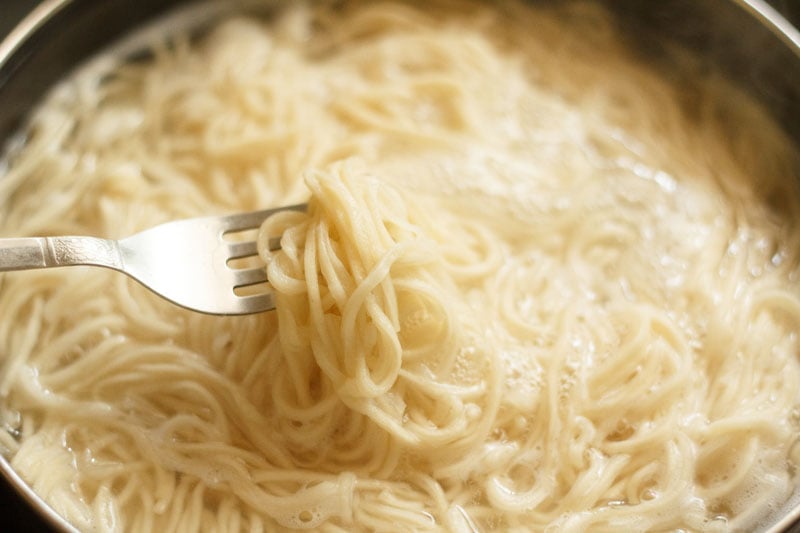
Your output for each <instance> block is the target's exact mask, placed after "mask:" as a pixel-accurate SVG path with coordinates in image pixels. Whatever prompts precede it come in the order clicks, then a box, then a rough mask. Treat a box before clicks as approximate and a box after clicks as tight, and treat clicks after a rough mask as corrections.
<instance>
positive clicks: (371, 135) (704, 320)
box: [0, 0, 800, 532]
mask: <svg viewBox="0 0 800 533" xmlns="http://www.w3.org/2000/svg"><path fill="white" fill-rule="evenodd" d="M222 18H223V20H220V21H219V22H217V23H215V24H214V25H213V26H212V27H211V28H209V29H208V31H207V32H204V33H203V34H202V35H201V36H199V37H197V38H196V39H189V38H188V37H186V36H184V35H181V34H177V35H168V36H162V37H161V38H160V39H159V40H157V41H156V42H154V43H150V45H151V49H152V56H151V57H148V58H146V59H137V60H135V61H124V60H123V59H122V58H121V57H120V56H118V55H114V54H111V55H108V56H102V57H100V58H97V59H96V60H95V61H93V62H92V63H90V64H88V65H86V66H85V67H84V68H82V69H81V70H80V71H78V72H77V73H76V74H75V75H74V76H72V77H71V78H69V79H67V80H66V81H64V82H63V83H62V84H61V85H59V86H58V87H56V88H55V89H54V90H53V92H52V93H51V94H50V95H49V97H48V98H47V99H46V101H45V102H43V104H42V106H41V107H40V109H39V110H38V111H37V112H36V113H35V114H34V115H33V116H32V118H31V121H30V125H29V130H28V132H27V133H28V135H27V141H26V143H25V144H24V145H23V146H21V147H19V148H16V149H13V150H11V151H10V152H9V153H8V154H7V159H8V162H9V165H8V171H7V173H6V175H5V176H3V177H2V178H1V179H0V205H2V207H1V208H0V235H2V236H27V235H56V234H87V235H97V236H102V237H108V238H118V237H122V236H126V235H129V234H131V233H134V232H136V231H138V230H141V229H144V228H147V227H150V226H153V225H155V224H158V223H160V222H164V221H167V220H171V219H176V218H182V217H190V216H200V215H210V214H223V213H226V212H236V211H244V210H250V209H259V208H266V207H270V206H278V205H287V204H294V203H297V202H303V201H308V206H309V207H308V210H307V211H306V212H304V213H299V212H284V213H280V214H278V215H275V216H274V217H272V218H270V219H269V220H267V221H266V222H265V223H264V225H263V226H262V227H261V228H260V230H259V233H258V244H259V253H260V256H261V258H262V259H263V260H264V262H265V264H266V268H267V272H268V276H269V280H270V290H272V291H273V292H274V295H275V301H276V305H277V308H276V311H275V312H272V313H264V314H260V315H252V316H243V317H219V316H206V315H201V314H197V313H192V312H188V311H185V310H182V309H176V308H175V307H174V306H172V305H171V304H169V303H167V302H164V301H162V300H161V299H160V298H158V297H157V296H155V295H153V294H150V293H149V292H148V291H147V290H145V289H144V288H142V287H140V286H139V285H137V284H136V283H135V282H132V281H131V280H129V279H127V278H125V277H124V276H121V275H119V274H117V273H113V272H108V271H103V270H98V269H91V268H71V269H60V270H48V271H30V272H19V273H6V274H2V275H0V365H2V368H0V372H1V373H0V396H2V409H0V420H2V422H3V424H4V427H5V429H6V431H5V432H0V433H2V434H0V444H2V447H3V448H4V452H5V454H6V456H7V457H9V458H10V461H11V463H12V465H13V467H14V468H15V469H16V470H17V471H18V472H19V473H20V475H21V476H23V478H24V479H25V480H26V481H27V482H28V483H30V485H31V486H32V487H33V489H34V490H35V491H36V492H37V493H39V494H40V495H41V496H42V497H43V498H44V499H45V500H46V501H47V502H48V503H49V504H50V505H51V506H52V507H53V508H54V509H55V510H56V511H57V512H58V513H60V514H61V515H63V516H64V517H65V518H66V519H67V520H69V521H70V522H71V523H72V524H74V525H75V526H76V527H77V528H79V529H81V530H97V531H112V530H128V531H244V530H247V531H274V530H283V529H313V530H318V531H331V532H333V531H357V530H363V531H399V530H405V531H439V530H447V531H463V532H470V531H490V530H526V531H527V530H530V531H543V530H548V531H587V530H591V531H597V532H603V531H609V532H610V531H647V530H653V531H663V530H678V529H682V530H691V531H728V530H749V529H752V528H755V527H757V526H758V524H760V523H761V522H762V521H763V520H764V519H765V517H768V516H769V514H770V513H772V512H774V511H776V510H777V509H778V508H779V507H780V506H781V505H782V504H783V503H784V502H786V501H787V499H788V498H790V497H791V496H792V494H793V493H794V491H795V489H796V487H797V485H798V483H797V479H796V478H795V469H796V467H797V460H798V456H797V451H796V450H795V449H794V448H795V446H794V444H795V442H796V440H797V437H798V430H799V429H800V416H798V412H800V411H799V410H798V406H799V405H800V402H799V400H800V398H799V397H798V396H799V395H800V360H798V357H797V354H798V349H799V347H798V342H800V341H799V340H798V333H799V331H798V329H799V328H800V257H798V254H799V253H800V195H798V191H796V180H797V178H798V169H799V168H800V164H798V162H799V161H800V160H798V156H797V153H796V152H795V151H794V149H793V148H792V146H791V144H790V142H789V141H788V140H787V139H786V138H785V137H784V136H783V134H782V133H781V132H780V131H779V130H778V128H777V126H775V125H774V124H772V123H771V122H770V120H769V119H768V118H767V117H766V116H765V115H764V114H763V112H762V111H761V110H760V109H758V108H757V106H756V105H755V104H753V103H751V102H750V101H749V100H748V99H747V98H746V97H745V96H744V95H742V94H739V93H738V92H737V91H736V90H734V89H732V88H730V87H728V86H727V85H726V84H725V82H724V81H723V80H721V79H719V78H718V77H717V75H716V74H714V73H712V72H708V71H704V70H703V69H702V68H701V67H700V66H698V65H697V64H696V63H695V62H694V60H693V59H692V58H691V57H689V56H685V55H684V53H683V52H681V51H677V50H676V51H674V52H673V53H674V54H675V56H676V58H679V59H680V61H681V62H682V63H683V64H684V66H685V68H686V69H687V70H688V71H690V72H693V73H695V74H696V76H694V77H693V78H692V79H693V80H694V81H692V82H691V84H688V83H689V82H686V83H687V84H688V85H681V84H679V83H678V82H668V81H666V80H665V78H666V76H664V75H663V74H660V73H658V72H656V71H655V70H653V69H652V68H650V67H647V66H644V65H642V63H641V62H640V61H639V60H637V59H636V58H634V57H632V56H631V54H630V53H629V52H627V51H626V50H625V49H624V47H623V46H622V45H621V44H620V43H619V42H618V39H617V37H616V36H615V34H616V32H615V28H614V22H613V20H612V19H611V18H610V17H609V16H608V15H607V14H606V13H604V12H603V11H602V10H600V9H599V8H597V7H594V6H591V5H588V4H583V3H569V4H564V5H561V6H559V7H557V8H552V9H545V8H541V7H533V6H530V5H525V4H522V3H517V2H514V1H507V2H498V3H493V4H490V3H481V2H471V1H467V0H465V1H458V2H456V1H450V0H442V1H440V2H434V3H430V5H428V4H426V5H425V7H424V9H423V8H422V7H421V4H420V5H417V4H415V3H413V2H394V1H393V2H380V3H373V2H362V1H348V2H344V3H341V2H324V1H323V2H318V3H313V4H305V3H292V4H290V5H289V4H288V3H287V5H285V6H283V7H282V8H281V9H280V10H278V11H277V12H276V13H275V14H274V16H273V17H271V18H270V19H269V20H262V19H258V18H253V17H250V16H245V15H230V16H227V17H222ZM744 124H747V127H742V125H744ZM751 131H755V132H757V135H752V134H750V132H751ZM276 237H277V238H279V239H280V244H281V246H280V249H278V250H270V246H269V242H270V239H273V238H276ZM198 290H202V287H198Z"/></svg>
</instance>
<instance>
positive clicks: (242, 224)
mask: <svg viewBox="0 0 800 533" xmlns="http://www.w3.org/2000/svg"><path fill="white" fill-rule="evenodd" d="M305 208H306V206H305V204H298V205H291V206H286V207H278V208H275V209H266V210H264V211H253V212H249V213H238V214H234V215H229V216H222V217H201V218H191V219H186V220H177V221H174V222H167V223H166V224H161V225H159V226H155V227H153V228H150V229H147V230H145V231H142V232H141V233H137V234H135V235H132V236H130V237H126V238H124V239H120V240H111V239H99V238H96V237H30V238H12V239H0V272H7V271H11V270H29V269H36V268H51V267H64V266H73V265H92V266H100V267H106V268H111V269H114V270H117V271H119V272H123V273H125V274H127V275H128V276H130V277H132V278H133V279H135V280H137V281H138V282H140V283H141V284H142V285H144V286H145V287H147V288H149V289H150V290H152V291H153V292H155V293H157V294H160V295H161V296H163V297H164V298H166V299H167V300H169V301H171V302H173V303H175V304H177V305H179V306H181V307H185V308H187V309H192V310H194V311H200V312H202V313H208V314H214V315H244V314H250V313H260V312H262V311H269V310H271V309H274V308H275V304H274V302H273V298H272V294H271V293H269V292H266V291H253V292H254V294H243V293H242V291H237V289H241V288H242V287H249V286H253V285H258V284H261V283H264V282H265V281H267V272H266V268H265V267H264V265H263V264H262V265H259V266H252V265H249V266H246V267H243V268H236V267H235V266H234V265H232V264H231V263H232V260H236V259H243V258H247V257H255V256H256V255H257V254H258V251H257V249H256V242H255V240H254V239H250V240H244V241H240V242H237V241H235V240H233V239H231V238H227V239H226V238H225V236H226V235H230V234H233V233H237V232H243V231H247V230H254V229H257V228H258V227H259V226H260V225H261V223H262V222H264V220H265V219H266V218H267V217H269V216H271V215H273V214H274V213H277V212H279V211H286V210H295V211H303V210H305ZM278 246H279V244H277V241H276V242H272V243H270V248H276V247H278Z"/></svg>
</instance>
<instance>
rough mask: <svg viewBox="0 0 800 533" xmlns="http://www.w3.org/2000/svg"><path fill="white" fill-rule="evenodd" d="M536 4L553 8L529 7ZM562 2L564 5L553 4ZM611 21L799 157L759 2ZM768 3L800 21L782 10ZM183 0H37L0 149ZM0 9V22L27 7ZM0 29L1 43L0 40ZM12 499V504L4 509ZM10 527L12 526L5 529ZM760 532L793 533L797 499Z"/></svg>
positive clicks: (665, 10) (1, 103)
mask: <svg viewBox="0 0 800 533" xmlns="http://www.w3.org/2000/svg"><path fill="white" fill-rule="evenodd" d="M532 1H534V2H537V3H542V2H546V1H557V0H532ZM561 1H563V0H561ZM597 1H599V2H602V3H603V4H606V5H607V7H608V8H609V9H610V10H611V11H612V12H613V13H614V14H615V16H617V17H618V18H619V21H620V23H621V24H620V26H621V27H622V28H624V37H625V39H627V40H628V41H629V42H630V44H631V46H632V47H633V48H634V49H635V50H637V51H639V52H640V53H641V54H643V55H644V56H646V59H647V60H648V61H656V62H659V64H660V65H661V66H663V68H664V69H665V72H669V69H670V65H669V56H668V55H667V54H665V53H664V52H663V47H662V43H663V39H667V40H669V41H674V42H676V43H678V44H680V45H683V46H684V47H687V48H689V49H691V50H694V51H696V52H697V54H698V55H699V56H700V57H701V58H702V59H703V60H704V61H707V62H708V63H709V64H711V65H714V66H716V67H718V68H720V69H721V70H722V71H723V72H724V73H725V74H727V76H728V77H729V78H730V79H731V80H732V81H733V82H734V83H735V84H737V85H739V86H740V87H741V88H743V89H745V90H746V91H747V92H749V93H750V94H751V95H752V96H754V97H755V98H756V99H757V100H759V101H760V102H762V103H763V104H764V106H765V107H766V108H767V109H768V110H769V112H770V113H771V114H772V115H773V116H774V117H775V119H776V120H777V121H778V122H780V123H781V124H782V126H783V127H784V128H785V129H786V131H787V132H788V133H789V135H790V136H791V137H792V138H793V139H794V141H795V143H796V144H797V146H798V149H800V32H798V31H797V30H796V29H795V28H794V27H792V26H791V24H789V23H788V22H787V21H786V19H784V18H783V17H782V16H781V15H780V14H779V13H778V12H777V11H776V10H775V9H773V8H772V7H770V5H769V4H767V3H766V2H764V1H763V0H703V1H698V0H660V1H658V2H642V1H640V0H597ZM781 1H782V0H776V1H775V4H776V5H779V6H781V5H782V6H784V7H786V8H787V11H788V13H789V14H790V15H793V16H798V17H800V11H798V10H797V8H796V7H795V8H792V9H794V10H795V11H791V9H789V8H790V7H791V5H793V4H790V2H789V0H785V3H784V4H781ZM188 3H189V0H135V1H134V0H103V1H102V2H99V1H97V0H44V1H43V2H41V3H39V4H38V6H36V7H35V9H33V11H32V12H30V14H29V15H28V16H27V17H26V18H24V19H23V20H22V22H21V23H20V24H19V25H18V26H17V27H16V28H15V29H14V30H13V31H11V33H10V34H9V35H8V36H7V37H6V39H5V40H4V41H2V42H0V145H2V144H4V143H5V142H6V141H7V140H8V139H9V138H10V136H11V135H12V134H13V133H14V132H15V131H16V130H17V129H18V128H19V126H20V125H21V123H22V122H23V121H24V120H25V118H26V116H27V115H28V113H29V112H30V110H31V108H32V107H33V106H34V105H35V104H36V103H37V102H38V101H39V100H40V99H41V98H42V97H43V95H44V93H45V92H46V91H47V90H48V88H50V87H51V86H53V85H54V84H55V83H56V82H57V81H58V80H59V79H61V78H62V77H64V76H65V75H66V74H68V73H69V72H70V71H71V70H72V69H73V68H74V67H76V66H77V65H78V64H79V63H80V62H81V61H83V60H84V59H86V58H88V57H90V56H91V55H92V54H94V53H95V52H97V51H99V50H100V49H102V48H103V47H104V46H107V45H109V44H110V43H112V42H113V41H114V40H116V39H118V38H119V37H120V36H121V35H123V34H124V33H125V32H127V31H128V30H131V29H132V28H134V27H136V26H139V25H141V24H144V23H145V22H147V21H150V20H152V19H154V18H156V17H158V16H160V15H163V14H165V13H166V12H167V11H169V10H172V9H175V8H177V7H179V6H180V5H183V4H188ZM10 4H11V6H10V7H9V5H7V4H5V3H4V5H3V10H4V15H3V18H4V20H6V21H7V20H11V19H13V17H14V14H15V12H18V13H21V11H22V8H21V7H20V6H24V7H25V8H27V7H33V6H34V5H36V2H35V1H34V0H19V1H17V2H14V1H12V2H10ZM5 30H6V28H2V24H0V33H2V32H3V31H5ZM0 473H1V474H2V477H4V478H5V481H6V485H7V487H6V488H5V494H3V493H2V491H0V501H3V500H6V501H5V502H3V503H4V504H5V505H4V508H5V509H6V510H5V511H4V517H3V523H4V526H9V525H10V526H12V529H16V528H14V526H15V525H16V526H17V527H24V528H25V529H26V530H42V529H44V528H55V529H56V530H61V531H74V529H73V528H72V527H71V526H70V525H69V524H68V523H67V522H66V521H65V520H64V519H62V518H61V517H60V516H59V515H58V514H56V513H55V512H54V511H53V510H52V509H50V508H49V507H48V506H47V504H46V503H44V501H43V500H42V499H41V498H40V497H39V496H38V495H36V494H35V493H34V492H33V490H32V489H31V488H30V487H28V485H26V484H25V482H24V481H23V480H22V479H21V478H20V477H19V476H18V475H17V474H16V472H14V470H13V469H12V468H11V466H10V465H9V463H8V462H7V461H6V460H5V459H4V458H2V457H0ZM9 498H11V500H9ZM9 520H11V524H9ZM765 531H769V532H771V533H777V532H780V531H800V489H799V490H798V493H797V494H796V497H795V498H794V501H792V502H789V504H787V506H785V508H784V509H781V510H779V512H778V513H776V515H775V516H774V517H772V518H771V519H770V520H769V523H768V524H766V525H765Z"/></svg>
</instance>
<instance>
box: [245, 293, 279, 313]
mask: <svg viewBox="0 0 800 533" xmlns="http://www.w3.org/2000/svg"><path fill="white" fill-rule="evenodd" d="M238 302H239V304H240V306H241V309H242V312H243V314H247V313H260V312H262V311H271V310H273V309H275V299H274V298H273V296H272V294H271V293H264V294H253V295H249V296H240V297H239V298H238Z"/></svg>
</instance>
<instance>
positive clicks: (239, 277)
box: [233, 267, 267, 287]
mask: <svg viewBox="0 0 800 533" xmlns="http://www.w3.org/2000/svg"><path fill="white" fill-rule="evenodd" d="M265 281H267V269H266V268H264V267H261V268H248V269H246V270H236V271H234V274H233V285H234V287H246V286H247V285H255V284H257V283H263V282H265Z"/></svg>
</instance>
